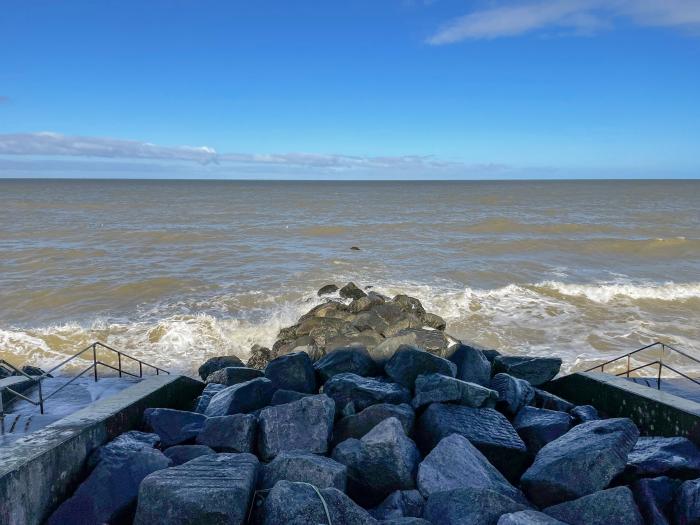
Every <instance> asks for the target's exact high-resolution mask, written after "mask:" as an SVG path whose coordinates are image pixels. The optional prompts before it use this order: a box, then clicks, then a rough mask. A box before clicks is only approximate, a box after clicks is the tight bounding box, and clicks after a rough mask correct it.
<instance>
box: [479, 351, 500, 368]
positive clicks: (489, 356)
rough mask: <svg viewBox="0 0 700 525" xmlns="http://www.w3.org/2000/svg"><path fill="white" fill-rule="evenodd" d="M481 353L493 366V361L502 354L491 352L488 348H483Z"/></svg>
mask: <svg viewBox="0 0 700 525" xmlns="http://www.w3.org/2000/svg"><path fill="white" fill-rule="evenodd" d="M481 353H482V354H484V357H485V358H486V359H488V361H489V363H491V365H493V361H494V360H495V359H496V358H497V357H498V356H499V355H501V353H500V352H499V351H498V350H491V349H487V348H482V349H481Z"/></svg>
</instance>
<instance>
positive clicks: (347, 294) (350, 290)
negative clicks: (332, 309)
mask: <svg viewBox="0 0 700 525" xmlns="http://www.w3.org/2000/svg"><path fill="white" fill-rule="evenodd" d="M338 293H339V294H340V297H342V298H344V299H359V298H360V297H364V296H366V295H367V294H366V293H365V292H363V291H362V290H361V289H360V288H359V287H358V286H357V285H356V284H355V283H353V282H349V283H348V284H346V285H345V286H343V287H342V288H341V289H340V291H339V292H338Z"/></svg>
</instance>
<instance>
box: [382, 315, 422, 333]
mask: <svg viewBox="0 0 700 525" xmlns="http://www.w3.org/2000/svg"><path fill="white" fill-rule="evenodd" d="M423 325H424V323H423V320H422V319H418V317H416V316H415V315H411V314H404V316H403V317H402V318H401V319H399V320H398V321H396V322H395V323H392V324H390V325H388V326H387V327H386V328H385V329H384V331H383V332H382V335H383V336H384V337H394V336H395V335H398V334H399V333H401V332H402V331H403V330H407V329H409V328H423Z"/></svg>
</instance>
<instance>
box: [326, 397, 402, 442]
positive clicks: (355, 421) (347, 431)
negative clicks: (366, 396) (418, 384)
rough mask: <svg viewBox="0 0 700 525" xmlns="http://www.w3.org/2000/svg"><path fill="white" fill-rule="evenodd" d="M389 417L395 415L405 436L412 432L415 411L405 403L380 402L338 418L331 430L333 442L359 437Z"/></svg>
mask: <svg viewBox="0 0 700 525" xmlns="http://www.w3.org/2000/svg"><path fill="white" fill-rule="evenodd" d="M390 417H395V418H396V419H398V420H399V422H400V423H401V426H402V427H403V430H404V432H405V433H406V435H407V436H410V435H411V434H412V433H413V425H414V423H415V417H416V415H415V412H413V409H412V408H411V407H410V406H409V405H407V404H405V403H404V404H400V405H392V404H390V403H380V404H378V405H371V406H368V407H367V408H365V409H364V410H363V411H362V412H360V413H358V414H352V415H349V416H345V417H344V418H342V419H340V420H338V421H337V422H336V424H335V428H334V430H333V442H334V443H336V444H337V443H340V442H341V441H345V440H346V439H349V438H356V439H360V438H361V437H362V436H364V435H365V434H367V432H369V431H370V430H372V429H373V428H374V427H376V426H377V425H378V424H379V423H381V422H382V421H384V420H385V419H389V418H390Z"/></svg>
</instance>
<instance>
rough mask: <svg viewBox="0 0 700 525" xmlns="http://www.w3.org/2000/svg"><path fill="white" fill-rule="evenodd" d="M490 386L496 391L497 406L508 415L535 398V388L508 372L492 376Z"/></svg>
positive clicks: (516, 411)
mask: <svg viewBox="0 0 700 525" xmlns="http://www.w3.org/2000/svg"><path fill="white" fill-rule="evenodd" d="M491 388H492V389H493V390H495V391H496V392H498V408H499V409H500V410H502V411H503V412H505V413H506V414H508V415H510V416H514V415H515V414H517V413H518V412H519V411H520V409H521V408H523V407H524V406H526V405H529V404H530V403H531V402H532V400H533V399H534V398H535V390H534V389H533V388H532V386H531V385H530V383H528V382H527V381H525V380H523V379H518V378H515V377H512V376H510V375H508V374H496V375H495V376H493V379H491Z"/></svg>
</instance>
